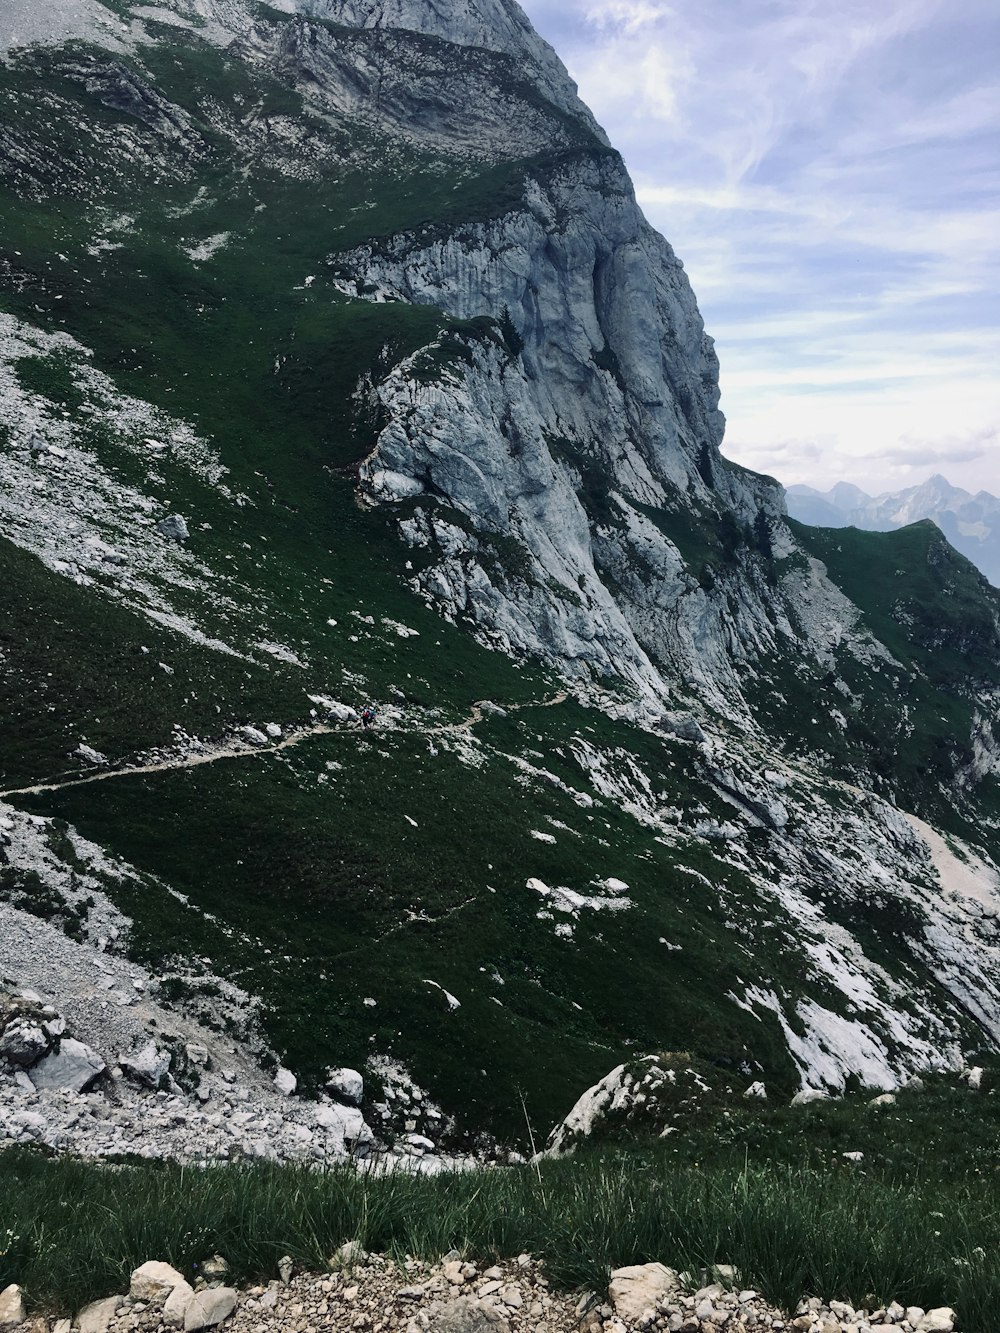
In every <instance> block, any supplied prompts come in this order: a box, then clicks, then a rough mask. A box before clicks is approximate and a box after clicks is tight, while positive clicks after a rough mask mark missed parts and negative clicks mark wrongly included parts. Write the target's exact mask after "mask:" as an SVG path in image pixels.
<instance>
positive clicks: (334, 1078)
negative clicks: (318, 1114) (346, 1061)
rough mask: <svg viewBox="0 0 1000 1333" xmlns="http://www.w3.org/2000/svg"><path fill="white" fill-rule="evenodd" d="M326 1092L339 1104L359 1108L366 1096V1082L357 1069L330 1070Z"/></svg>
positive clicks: (327, 1072)
mask: <svg viewBox="0 0 1000 1333" xmlns="http://www.w3.org/2000/svg"><path fill="white" fill-rule="evenodd" d="M326 1090H327V1092H328V1093H329V1094H330V1096H331V1097H336V1099H337V1101H338V1102H346V1103H347V1104H348V1106H359V1105H360V1103H361V1099H362V1097H363V1096H364V1094H365V1081H364V1079H363V1078H362V1077H361V1075H360V1074H359V1073H358V1071H357V1070H356V1069H328V1070H327V1071H326Z"/></svg>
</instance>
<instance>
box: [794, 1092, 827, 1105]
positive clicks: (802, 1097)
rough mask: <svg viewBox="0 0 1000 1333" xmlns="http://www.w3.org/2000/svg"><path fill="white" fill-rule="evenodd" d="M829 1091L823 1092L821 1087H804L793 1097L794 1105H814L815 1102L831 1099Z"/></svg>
mask: <svg viewBox="0 0 1000 1333" xmlns="http://www.w3.org/2000/svg"><path fill="white" fill-rule="evenodd" d="M830 1100H831V1098H830V1094H829V1093H828V1092H821V1091H820V1089H819V1088H803V1089H802V1091H801V1092H797V1093H796V1094H795V1096H794V1097H793V1098H792V1103H791V1104H792V1106H812V1105H813V1104H814V1103H815V1102H828V1101H830Z"/></svg>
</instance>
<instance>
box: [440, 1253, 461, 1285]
mask: <svg viewBox="0 0 1000 1333" xmlns="http://www.w3.org/2000/svg"><path fill="white" fill-rule="evenodd" d="M442 1272H443V1273H444V1275H445V1278H446V1279H447V1281H449V1282H450V1283H451V1285H452V1286H453V1287H461V1286H464V1284H465V1274H464V1273H463V1272H462V1264H461V1262H460V1261H459V1260H458V1259H453V1260H451V1261H450V1262H449V1263H446V1264H445V1265H444V1267H443V1269H442Z"/></svg>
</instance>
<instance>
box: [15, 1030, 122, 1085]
mask: <svg viewBox="0 0 1000 1333" xmlns="http://www.w3.org/2000/svg"><path fill="white" fill-rule="evenodd" d="M106 1068H107V1065H105V1063H104V1061H103V1060H102V1059H101V1057H100V1056H99V1055H98V1054H97V1052H96V1051H92V1050H91V1049H90V1047H89V1046H85V1045H84V1044H83V1042H82V1041H77V1040H76V1039H75V1038H74V1037H63V1039H62V1041H61V1042H60V1043H59V1049H58V1050H56V1051H50V1052H49V1054H48V1055H46V1056H44V1057H43V1058H42V1059H41V1060H39V1062H38V1064H37V1065H35V1066H34V1068H33V1069H32V1070H31V1072H30V1074H29V1078H30V1079H31V1081H32V1083H33V1084H34V1086H35V1087H36V1088H37V1089H38V1090H39V1091H44V1090H53V1089H60V1088H62V1089H66V1090H68V1091H70V1092H86V1090H87V1089H88V1088H89V1087H90V1085H91V1084H92V1083H93V1082H94V1081H95V1080H96V1079H98V1078H99V1077H100V1076H101V1074H103V1073H104V1071H105V1069H106Z"/></svg>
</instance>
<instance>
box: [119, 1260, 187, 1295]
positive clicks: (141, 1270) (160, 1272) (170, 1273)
mask: <svg viewBox="0 0 1000 1333" xmlns="http://www.w3.org/2000/svg"><path fill="white" fill-rule="evenodd" d="M183 1282H184V1275H183V1273H178V1271H177V1269H176V1268H171V1266H170V1264H164V1263H160V1262H159V1261H158V1260H156V1259H151V1260H150V1261H149V1262H148V1263H145V1264H140V1266H139V1267H138V1268H137V1269H136V1270H135V1272H134V1273H133V1274H132V1281H131V1283H130V1284H129V1295H130V1296H131V1297H132V1299H133V1300H134V1301H162V1300H164V1299H165V1298H166V1297H167V1296H169V1295H170V1293H171V1292H172V1291H173V1290H174V1289H175V1288H176V1287H179V1286H180V1285H181V1284H182V1283H183Z"/></svg>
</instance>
